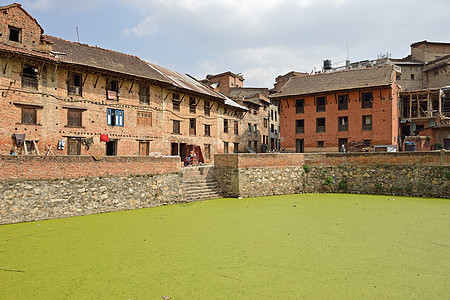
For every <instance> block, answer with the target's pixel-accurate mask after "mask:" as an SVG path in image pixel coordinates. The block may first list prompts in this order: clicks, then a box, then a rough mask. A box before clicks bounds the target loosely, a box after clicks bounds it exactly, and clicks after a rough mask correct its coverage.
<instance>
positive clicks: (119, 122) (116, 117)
mask: <svg viewBox="0 0 450 300" xmlns="http://www.w3.org/2000/svg"><path fill="white" fill-rule="evenodd" d="M107 124H108V125H110V126H120V127H123V110H120V109H112V108H108V109H107Z"/></svg>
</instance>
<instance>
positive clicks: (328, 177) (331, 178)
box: [325, 176, 333, 186]
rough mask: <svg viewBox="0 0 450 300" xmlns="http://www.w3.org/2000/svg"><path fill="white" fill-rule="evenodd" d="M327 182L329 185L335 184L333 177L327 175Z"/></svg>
mask: <svg viewBox="0 0 450 300" xmlns="http://www.w3.org/2000/svg"><path fill="white" fill-rule="evenodd" d="M325 184H326V185H328V186H332V185H333V177H331V176H327V177H326V178H325Z"/></svg>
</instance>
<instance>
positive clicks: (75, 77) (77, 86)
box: [67, 73, 82, 96]
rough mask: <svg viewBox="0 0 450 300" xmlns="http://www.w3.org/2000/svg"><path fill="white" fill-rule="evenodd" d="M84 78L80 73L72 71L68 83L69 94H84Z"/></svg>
mask: <svg viewBox="0 0 450 300" xmlns="http://www.w3.org/2000/svg"><path fill="white" fill-rule="evenodd" d="M81 86H82V80H81V74H80V73H71V74H70V75H69V80H68V84H67V93H68V94H69V95H78V96H81V95H82V91H81Z"/></svg>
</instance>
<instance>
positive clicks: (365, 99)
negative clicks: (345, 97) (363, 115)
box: [361, 92, 373, 108]
mask: <svg viewBox="0 0 450 300" xmlns="http://www.w3.org/2000/svg"><path fill="white" fill-rule="evenodd" d="M372 102H373V95H372V92H368V93H361V107H362V108H372Z"/></svg>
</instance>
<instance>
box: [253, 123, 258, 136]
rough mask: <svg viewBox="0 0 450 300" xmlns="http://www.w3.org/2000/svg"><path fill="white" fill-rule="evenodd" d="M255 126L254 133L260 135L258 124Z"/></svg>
mask: <svg viewBox="0 0 450 300" xmlns="http://www.w3.org/2000/svg"><path fill="white" fill-rule="evenodd" d="M253 127H254V128H255V131H254V132H253V133H254V135H258V125H256V124H255V125H253Z"/></svg>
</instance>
